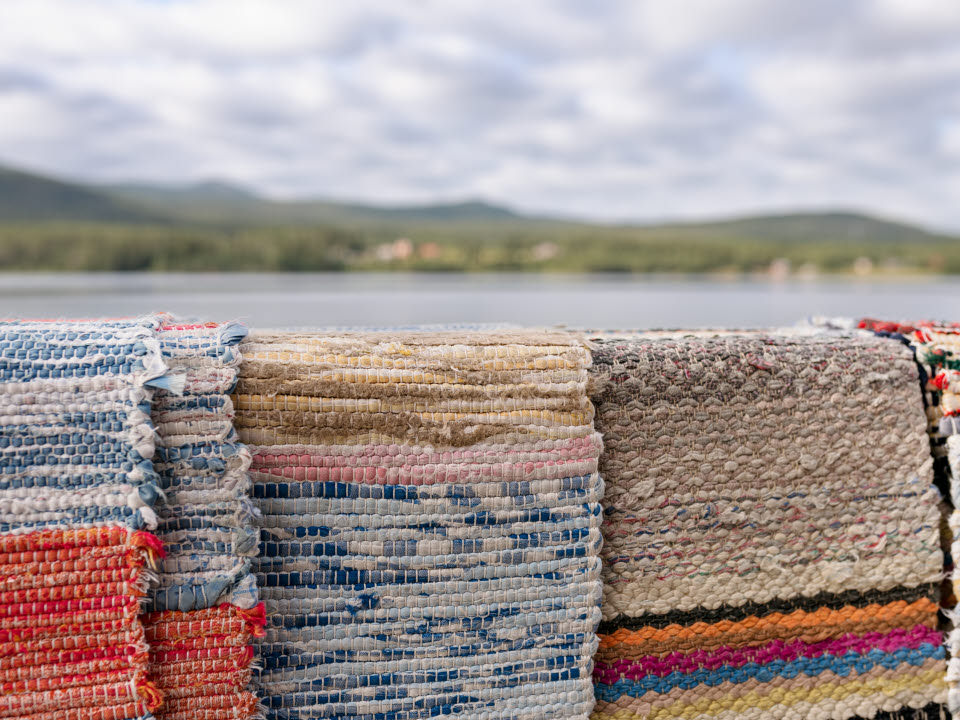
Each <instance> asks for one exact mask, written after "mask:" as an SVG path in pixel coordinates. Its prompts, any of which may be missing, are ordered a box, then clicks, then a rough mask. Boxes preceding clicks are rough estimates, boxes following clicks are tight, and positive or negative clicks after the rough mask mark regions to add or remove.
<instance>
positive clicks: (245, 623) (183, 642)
mask: <svg viewBox="0 0 960 720" xmlns="http://www.w3.org/2000/svg"><path fill="white" fill-rule="evenodd" d="M142 619H143V623H144V626H145V627H146V636H147V642H148V643H149V644H150V673H149V677H150V681H151V682H152V683H154V684H155V685H156V686H157V687H158V688H159V689H160V690H161V691H162V692H163V695H164V703H163V705H162V707H160V708H158V709H157V710H155V711H154V715H155V716H156V718H157V720H245V719H246V718H250V717H253V716H254V715H256V714H257V710H258V708H257V697H256V695H254V694H253V693H252V692H249V691H248V690H247V685H249V683H250V675H251V672H252V670H251V664H252V663H253V657H254V652H253V648H252V647H251V645H250V643H251V641H252V640H253V638H255V637H263V634H264V625H266V614H265V611H264V607H263V605H262V604H261V605H258V606H257V607H255V608H252V609H250V610H243V609H241V608H238V607H236V606H234V605H229V604H223V605H218V606H216V607H212V608H206V609H204V610H191V611H189V612H179V611H164V612H154V613H149V614H148V615H144V616H143V618H142Z"/></svg>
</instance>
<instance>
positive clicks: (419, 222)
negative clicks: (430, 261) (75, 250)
mask: <svg viewBox="0 0 960 720" xmlns="http://www.w3.org/2000/svg"><path fill="white" fill-rule="evenodd" d="M48 221H93V222H105V223H130V224H160V225H210V226H248V225H249V226H311V225H315V226H333V227H344V228H374V227H376V228H385V227H390V228H396V229H397V230H398V231H403V230H404V229H405V228H408V227H417V226H438V227H444V226H456V227H464V228H465V227H471V228H473V229H476V228H478V227H479V228H482V227H484V226H487V225H489V226H491V227H499V228H504V229H509V227H511V226H517V227H518V228H531V227H537V228H541V229H543V228H550V227H556V228H558V229H559V228H562V229H564V230H565V231H578V230H584V231H586V230H590V229H591V228H595V229H597V230H598V231H599V230H608V229H616V228H622V229H637V230H643V231H650V232H655V231H658V230H659V231H669V232H678V233H682V234H684V235H697V236H698V237H701V238H702V239H704V240H710V239H711V238H713V239H717V240H725V239H730V238H733V237H736V238H747V239H751V240H763V239H769V240H778V241H796V242H803V241H805V240H831V241H837V242H843V241H862V240H870V241H876V242H904V241H907V242H924V241H929V240H931V239H935V238H949V237H953V235H951V234H949V233H942V232H937V231H933V230H928V229H926V228H922V227H918V226H916V225H913V224H910V223H907V222H902V221H897V220H889V219H883V218H879V217H876V216H874V215H872V214H868V213H862V212H856V211H849V210H842V209H833V210H824V211H809V212H795V213H764V214H757V215H748V216H743V217H734V218H725V219H717V220H701V221H675V222H658V223H650V224H642V223H622V222H621V223H601V222H590V221H587V220H575V219H561V218H552V217H542V216H541V217H535V216H532V215H527V214H524V213H521V212H518V211H515V210H513V209H510V208H507V207H504V206H501V205H497V204H494V203H490V202H487V201H484V200H480V199H467V200H462V201H459V202H446V203H432V204H431V203H428V204H421V205H376V204H367V203H360V202H337V201H332V200H324V199H309V198H306V199H297V200H273V199H269V198H266V197H264V196H262V195H260V194H258V193H256V192H255V191H253V190H250V189H248V188H245V187H243V186H240V185H236V184H234V183H230V182H224V181H221V180H212V179H211V180H205V181H202V182H198V183H188V184H162V183H149V182H130V183H110V184H101V185H96V184H92V183H84V182H77V181H68V180H61V179H57V178H52V177H47V176H44V175H41V174H38V173H32V172H27V171H23V170H18V169H14V168H9V167H4V166H0V223H4V222H5V223H29V222H48ZM498 232H503V230H499V231H498Z"/></svg>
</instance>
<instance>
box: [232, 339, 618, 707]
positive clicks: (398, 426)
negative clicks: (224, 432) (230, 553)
mask: <svg viewBox="0 0 960 720" xmlns="http://www.w3.org/2000/svg"><path fill="white" fill-rule="evenodd" d="M241 349H242V351H243V354H244V364H243V366H242V369H241V379H240V383H239V385H238V388H237V393H236V394H235V395H234V404H235V407H236V408H237V420H236V422H237V426H238V428H239V432H240V437H241V439H242V440H243V441H244V442H245V443H247V444H248V445H249V446H250V447H251V449H252V450H253V451H254V462H253V466H252V470H253V478H254V483H255V484H254V496H255V497H256V498H257V501H258V503H259V506H260V509H261V511H262V513H263V519H262V528H263V540H264V542H263V554H262V556H261V557H260V558H259V559H258V560H257V561H256V569H257V577H258V580H259V582H260V585H261V592H262V594H263V597H264V599H265V600H266V603H267V608H268V611H269V613H268V620H267V637H266V638H265V640H264V642H263V643H262V645H261V646H260V650H261V653H262V657H263V665H264V670H263V673H262V675H261V676H260V679H259V688H260V692H261V696H262V699H263V702H264V704H265V705H266V707H267V714H268V717H270V718H275V719H276V720H301V719H302V720H307V718H319V717H323V718H330V719H340V718H342V719H346V718H351V719H354V720H374V719H378V720H379V719H382V720H414V719H415V718H429V717H435V716H440V715H452V716H457V717H470V718H489V719H490V720H506V719H508V718H509V719H511V720H526V719H529V720H534V719H541V718H558V717H563V718H586V717H587V716H588V715H589V713H590V711H591V709H592V707H593V691H592V682H591V671H592V667H593V665H592V655H593V653H594V652H595V651H596V648H597V640H596V635H595V629H596V625H597V623H598V622H599V620H600V597H601V587H600V559H599V556H598V552H599V548H600V542H601V538H600V528H599V526H600V521H601V514H602V513H601V508H600V499H601V496H602V493H603V484H602V482H601V480H600V478H599V476H598V475H597V459H598V455H599V451H600V445H601V443H600V438H599V436H598V435H597V434H596V432H595V431H594V428H593V422H592V420H593V408H592V405H591V404H590V402H589V399H588V397H587V392H586V386H587V368H588V366H589V364H590V355H589V352H588V350H587V348H586V347H585V346H584V344H583V343H582V342H581V341H579V340H578V339H576V338H575V337H573V336H571V335H568V334H565V333H559V332H537V331H516V330H502V331H493V330H491V331H476V332H469V331H461V332H439V331H438V332H417V331H405V332H394V333H357V332H331V333H275V334H268V333H264V334H254V335H253V336H252V337H251V338H250V339H249V340H248V341H247V342H246V343H244V344H243V345H242V346H241Z"/></svg>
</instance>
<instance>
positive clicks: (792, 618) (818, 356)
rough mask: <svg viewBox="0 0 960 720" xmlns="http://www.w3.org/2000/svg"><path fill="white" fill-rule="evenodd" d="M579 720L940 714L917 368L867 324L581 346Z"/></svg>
mask: <svg viewBox="0 0 960 720" xmlns="http://www.w3.org/2000/svg"><path fill="white" fill-rule="evenodd" d="M594 371H595V373H596V376H597V384H596V390H595V397H594V401H595V403H596V405H597V428H598V430H600V431H601V432H602V433H603V436H604V453H603V455H602V458H601V463H600V470H601V473H602V474H603V475H604V477H605V479H606V482H607V497H606V500H605V503H604V505H605V520H604V525H603V535H604V540H605V543H604V546H603V553H602V554H603V559H604V605H603V623H602V624H601V627H600V649H599V651H598V653H597V656H596V667H595V671H594V676H595V680H596V698H597V707H596V709H595V711H594V715H593V717H594V718H595V720H608V719H612V718H616V720H634V719H639V718H724V719H725V720H726V719H730V720H733V719H734V718H751V719H756V720H759V719H764V720H765V719H767V718H770V719H771V720H772V719H780V718H795V719H796V720H805V719H806V718H817V719H822V720H826V719H828V718H829V719H833V720H843V719H846V718H852V717H863V718H940V717H942V716H943V707H942V704H943V703H944V702H945V701H946V699H947V689H946V684H945V681H944V673H945V669H946V668H945V659H944V658H945V651H944V647H943V642H942V635H941V634H940V632H939V631H938V628H937V609H938V603H937V599H938V582H939V580H940V577H941V575H942V554H941V551H940V545H939V511H938V508H937V502H938V493H937V492H936V489H935V488H934V487H933V485H932V463H931V461H930V456H929V448H928V443H927V438H926V434H925V425H926V421H925V417H924V410H923V407H922V403H921V399H920V395H919V393H918V392H917V385H918V376H917V369H916V366H915V364H914V362H913V360H912V358H911V356H910V352H909V350H908V349H907V348H905V347H903V346H901V345H898V344H896V343H891V342H888V341H885V340H883V339H881V338H876V337H872V336H866V335H864V336H859V335H858V336H856V337H850V336H847V337H837V336H833V335H811V334H809V333H801V334H797V333H794V334H776V333H750V332H742V333H726V334H723V335H717V336H715V337H710V336H709V334H707V333H699V334H697V335H696V336H689V337H682V336H680V335H677V334H674V335H673V336H667V335H664V336H659V337H657V336H649V337H644V336H634V337H630V338H622V339H609V338H608V339H601V340H598V341H597V342H596V350H595V352H594Z"/></svg>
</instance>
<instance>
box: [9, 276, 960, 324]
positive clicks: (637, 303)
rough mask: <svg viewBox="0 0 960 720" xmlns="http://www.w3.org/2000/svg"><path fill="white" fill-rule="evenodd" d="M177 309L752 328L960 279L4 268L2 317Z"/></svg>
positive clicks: (294, 320)
mask: <svg viewBox="0 0 960 720" xmlns="http://www.w3.org/2000/svg"><path fill="white" fill-rule="evenodd" d="M155 310H166V311H169V312H173V313H177V314H180V315H185V316H195V317H204V318H210V319H236V320H241V321H243V322H245V323H246V324H248V325H251V326H255V327H262V328H266V327H289V326H318V325H404V324H434V323H503V322H508V323H518V324H523V325H558V324H564V325H568V326H572V327H590V328H665V327H683V328H693V327H705V326H726V327H749V326H754V327H756V326H768V325H779V324H793V323H796V322H798V321H802V320H803V319H804V318H807V317H809V316H812V315H830V316H864V315H868V316H877V317H884V318H898V319H909V318H927V317H932V318H943V319H953V320H960V279H951V278H948V279H930V280H922V279H918V280H896V281H867V280H851V279H838V280H834V279H831V280H810V281H784V282H774V281H771V280H766V279H738V280H724V279H716V278H670V277H646V276H610V275H431V274H424V275H421V274H417V275H397V274H295V275H284V274H272V273H271V274H246V273H242V274H183V273H169V274H115V273H104V274H83V273H77V274H61V275H56V274H0V316H5V317H74V318H78V317H94V316H104V315H113V316H118V315H137V314H142V313H147V312H151V311H155Z"/></svg>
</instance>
